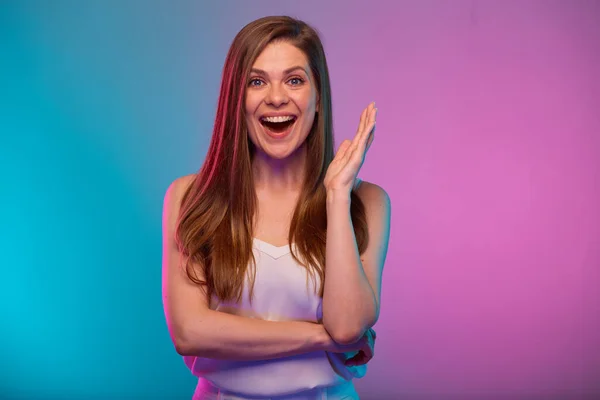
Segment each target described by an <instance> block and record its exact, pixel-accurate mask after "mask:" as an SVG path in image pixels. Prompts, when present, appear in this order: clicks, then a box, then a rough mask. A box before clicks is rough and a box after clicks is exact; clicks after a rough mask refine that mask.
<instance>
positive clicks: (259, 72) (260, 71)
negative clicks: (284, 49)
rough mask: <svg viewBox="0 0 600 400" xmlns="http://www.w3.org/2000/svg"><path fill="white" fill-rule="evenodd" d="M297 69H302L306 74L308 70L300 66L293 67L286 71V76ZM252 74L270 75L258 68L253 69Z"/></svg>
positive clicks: (284, 72)
mask: <svg viewBox="0 0 600 400" xmlns="http://www.w3.org/2000/svg"><path fill="white" fill-rule="evenodd" d="M297 69H301V70H302V71H303V72H304V73H306V70H305V69H304V68H302V67H301V66H299V65H295V66H293V67H290V68H288V69H286V70H285V71H283V74H284V75H287V74H289V73H290V72H293V71H295V70H297ZM250 72H254V73H255V74H261V75H265V76H268V75H269V74H267V73H266V72H265V71H263V70H262V69H258V68H252V70H251V71H250Z"/></svg>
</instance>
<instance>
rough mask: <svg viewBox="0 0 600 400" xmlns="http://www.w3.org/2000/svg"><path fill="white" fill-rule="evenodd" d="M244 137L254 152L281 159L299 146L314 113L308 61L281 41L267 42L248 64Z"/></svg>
mask: <svg viewBox="0 0 600 400" xmlns="http://www.w3.org/2000/svg"><path fill="white" fill-rule="evenodd" d="M245 107H246V123H247V126H248V135H249V138H250V140H251V141H252V143H254V145H255V146H256V148H257V151H262V152H264V153H266V154H267V155H268V156H270V157H273V158H278V159H282V158H285V157H287V156H288V155H290V154H291V153H293V152H294V151H295V150H296V149H297V148H298V147H300V146H301V145H302V144H303V143H304V140H305V139H306V137H307V136H308V134H309V133H310V129H311V127H312V124H313V121H314V118H315V111H318V94H317V88H316V85H315V82H314V78H313V76H312V74H311V71H310V67H309V64H308V60H307V58H306V56H305V55H304V53H303V52H302V51H301V50H300V49H298V48H297V47H295V46H293V45H291V44H289V43H288V42H285V41H279V42H274V43H270V44H269V45H268V46H267V47H266V48H265V49H264V51H263V52H262V53H261V54H260V55H259V56H258V58H257V59H256V61H255V63H254V64H253V65H252V71H251V72H250V76H249V78H248V81H247V87H246V99H245Z"/></svg>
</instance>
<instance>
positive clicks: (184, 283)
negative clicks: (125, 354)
mask: <svg viewBox="0 0 600 400" xmlns="http://www.w3.org/2000/svg"><path fill="white" fill-rule="evenodd" d="M192 180H193V175H187V176H184V177H181V178H178V179H176V180H175V181H173V182H172V183H171V184H170V185H169V188H168V189H167V191H166V193H165V196H164V202H163V215H162V247H163V249H162V296H163V308H164V312H165V317H166V321H167V326H168V329H169V334H170V335H171V339H172V340H173V343H174V345H175V348H176V349H177V351H178V352H180V353H181V351H182V349H183V347H184V346H185V343H184V342H185V332H186V329H187V328H186V327H187V326H188V323H189V321H190V320H193V319H197V318H199V316H201V314H202V313H203V312H204V311H206V310H207V309H208V299H207V296H206V292H205V291H204V290H203V289H202V288H200V287H199V286H198V285H196V284H194V283H193V282H192V281H191V280H190V279H189V278H188V277H187V274H186V270H185V264H184V258H183V257H182V254H181V253H180V252H179V250H178V248H177V245H176V242H175V229H176V224H177V219H178V216H179V209H180V204H181V199H182V197H183V194H184V193H185V191H186V189H187V187H188V186H189V185H190V184H191V182H192ZM197 277H198V278H199V279H204V274H203V272H202V270H201V268H198V272H197Z"/></svg>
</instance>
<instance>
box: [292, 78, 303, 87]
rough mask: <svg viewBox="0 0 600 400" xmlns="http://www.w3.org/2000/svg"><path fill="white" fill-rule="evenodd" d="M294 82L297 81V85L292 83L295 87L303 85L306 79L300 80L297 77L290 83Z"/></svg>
mask: <svg viewBox="0 0 600 400" xmlns="http://www.w3.org/2000/svg"><path fill="white" fill-rule="evenodd" d="M292 81H296V82H297V83H295V84H294V83H292V85H294V86H298V85H302V84H303V83H304V79H302V78H299V77H295V78H292V79H290V82H292Z"/></svg>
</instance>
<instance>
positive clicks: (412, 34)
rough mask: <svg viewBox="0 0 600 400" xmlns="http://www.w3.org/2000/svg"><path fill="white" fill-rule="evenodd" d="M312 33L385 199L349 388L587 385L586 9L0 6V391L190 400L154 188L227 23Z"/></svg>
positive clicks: (340, 128) (594, 300)
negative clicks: (282, 24) (372, 117)
mask: <svg viewBox="0 0 600 400" xmlns="http://www.w3.org/2000/svg"><path fill="white" fill-rule="evenodd" d="M269 14H289V15H292V16H297V17H300V18H302V19H305V20H306V21H307V22H309V23H311V24H313V25H314V26H315V27H317V28H318V29H319V31H320V32H321V35H322V38H323V42H324V45H325V49H326V52H327V57H328V63H329V68H330V73H331V78H332V91H333V105H334V126H335V137H336V142H337V143H340V142H341V141H342V140H343V139H346V138H352V137H353V135H354V132H355V131H356V127H357V124H358V120H359V115H360V112H361V110H362V109H363V108H364V107H366V105H367V104H368V103H369V102H370V101H373V100H375V101H376V102H377V107H378V110H379V111H378V122H377V131H376V135H375V141H374V142H373V145H372V146H371V148H370V150H369V154H368V155H367V158H366V160H365V164H364V165H363V167H362V169H361V172H360V176H361V178H362V179H364V180H367V181H371V182H374V183H377V184H379V185H380V186H382V187H383V188H384V189H386V191H387V192H388V194H389V195H390V198H391V199H392V221H391V238H390V246H389V250H388V256H387V260H386V266H385V272H384V280H383V293H382V309H381V316H380V320H379V322H378V323H377V325H376V327H375V329H376V330H377V333H378V335H377V337H378V339H377V345H376V349H375V352H376V354H375V358H374V359H373V360H372V361H371V362H370V364H369V371H368V373H367V375H366V377H365V378H363V379H361V380H359V381H357V382H356V386H357V389H358V391H359V393H360V394H361V399H363V400H379V399H382V400H387V399H402V400H413V399H414V400H425V399H435V400H447V399H453V400H454V399H460V400H474V399H477V400H488V399H493V400H495V399H498V400H500V399H503V400H504V399H511V400H512V399H518V400H528V399H536V400H539V399H544V400H558V399H569V400H571V399H588V398H589V399H593V398H598V396H600V379H599V377H600V346H599V345H598V343H599V342H598V335H597V332H598V331H600V291H598V289H597V286H598V282H600V250H599V249H600V239H599V238H600V208H599V207H598V204H600V178H599V175H598V171H599V170H600V119H598V110H600V81H599V80H598V65H600V52H599V51H598V49H600V2H598V1H587V0H574V1H570V0H563V1H560V0H522V1H521V0H519V1H517V0H507V1H486V0H481V1H478V0H456V1H443V0H423V1H417V0H414V1H372V2H356V3H352V2H347V1H341V0H340V1H327V2H325V1H301V2H300V1H271V0H269V1H252V2H250V1H241V0H240V1H235V0H226V1H214V2H209V1H192V0H180V1H166V0H156V1H141V0H129V1H116V0H107V1H74V0H73V1H69V0H56V1H42V0H39V1H27V0H24V1H16V0H15V1H7V0H5V1H1V0H0V171H1V174H2V175H1V184H0V205H1V207H0V210H1V211H0V213H1V214H0V221H1V222H0V224H1V228H2V229H0V235H1V236H0V254H1V259H0V260H1V261H0V262H1V264H0V400H5V399H39V400H42V399H57V400H58V399H78V400H79V399H81V400H83V399H190V398H191V394H192V392H193V389H194V386H195V379H194V377H193V376H192V375H191V374H190V372H189V371H188V370H187V369H186V367H185V365H184V364H183V361H182V359H181V357H180V356H179V355H177V353H176V352H175V350H174V348H173V345H172V343H171V341H170V338H169V335H168V331H167V327H166V324H165V320H164V314H163V306H162V299H161V213H162V201H163V196H164V193H165V190H166V188H167V186H168V185H169V183H170V182H172V181H173V180H174V179H175V178H176V177H179V176H182V175H186V174H189V173H192V172H195V171H197V170H198V169H199V168H200V166H201V164H202V161H203V160H204V157H205V154H206V150H207V147H208V143H209V140H210V135H211V131H212V124H213V119H214V114H215V109H216V104H217V96H218V90H219V84H220V78H221V68H222V66H223V62H224V59H225V56H226V53H227V50H228V47H229V44H230V42H231V40H232V39H233V37H234V35H235V34H236V33H237V32H238V31H239V29H241V28H242V27H243V26H244V25H245V24H246V23H248V22H250V21H251V20H253V19H256V18H258V17H261V16H264V15H269Z"/></svg>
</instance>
